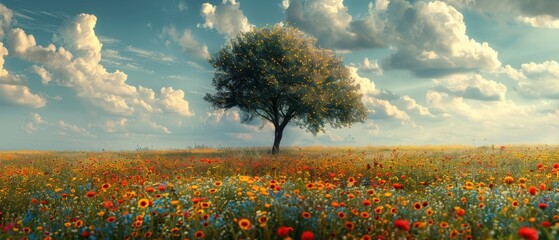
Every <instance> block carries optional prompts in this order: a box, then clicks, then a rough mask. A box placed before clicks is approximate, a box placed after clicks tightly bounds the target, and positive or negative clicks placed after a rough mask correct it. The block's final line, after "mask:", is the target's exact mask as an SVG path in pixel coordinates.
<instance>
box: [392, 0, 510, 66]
mask: <svg viewBox="0 0 559 240" xmlns="http://www.w3.org/2000/svg"><path fill="white" fill-rule="evenodd" d="M388 11H389V13H390V14H389V18H390V19H391V20H390V21H391V23H393V24H394V26H393V27H394V28H395V29H396V30H397V31H395V32H394V33H393V34H395V35H394V36H393V38H394V42H395V43H396V52H395V53H394V54H392V55H391V56H390V57H389V58H388V59H386V60H385V62H384V65H386V67H390V68H397V69H408V70H410V71H412V72H413V73H414V74H415V75H417V76H420V77H437V76H444V75H448V74H452V73H460V72H472V71H478V70H488V71H495V70H498V69H499V67H500V66H501V62H500V61H499V59H498V54H497V52H496V51H495V50H493V49H492V48H491V47H489V45H488V44H487V43H485V42H483V43H478V42H477V41H475V40H474V39H471V38H470V37H469V36H468V35H466V24H465V23H464V17H463V15H462V14H461V13H460V12H458V11H457V10H456V9H455V8H453V7H452V6H449V5H447V4H446V3H444V2H440V1H435V2H429V3H426V2H423V1H418V2H415V4H413V5H412V4H410V3H408V2H406V1H401V0H400V1H393V2H392V3H391V4H390V6H389V7H388Z"/></svg>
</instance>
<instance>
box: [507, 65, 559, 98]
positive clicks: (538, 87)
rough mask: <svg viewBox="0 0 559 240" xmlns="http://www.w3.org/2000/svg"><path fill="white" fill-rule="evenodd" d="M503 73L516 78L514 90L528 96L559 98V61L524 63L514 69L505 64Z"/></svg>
mask: <svg viewBox="0 0 559 240" xmlns="http://www.w3.org/2000/svg"><path fill="white" fill-rule="evenodd" d="M504 69H505V70H504V71H505V73H507V74H508V75H509V77H511V78H512V79H514V80H516V87H515V90H516V91H517V92H519V93H520V94H522V95H523V96H526V97H530V98H550V99H559V63H558V62H556V61H545V62H543V63H534V62H530V63H526V64H522V65H520V68H518V69H515V68H513V67H511V66H510V65H507V66H505V68H504Z"/></svg>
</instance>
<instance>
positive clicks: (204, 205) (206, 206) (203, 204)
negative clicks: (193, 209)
mask: <svg viewBox="0 0 559 240" xmlns="http://www.w3.org/2000/svg"><path fill="white" fill-rule="evenodd" d="M210 205H211V203H210V202H201V203H200V207H201V208H209V207H210Z"/></svg>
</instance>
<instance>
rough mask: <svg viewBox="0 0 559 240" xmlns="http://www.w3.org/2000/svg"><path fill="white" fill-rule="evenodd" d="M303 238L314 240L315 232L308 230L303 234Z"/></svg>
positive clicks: (303, 239) (302, 239)
mask: <svg viewBox="0 0 559 240" xmlns="http://www.w3.org/2000/svg"><path fill="white" fill-rule="evenodd" d="M301 240H314V233H312V232H311V231H306V232H304V233H303V234H301Z"/></svg>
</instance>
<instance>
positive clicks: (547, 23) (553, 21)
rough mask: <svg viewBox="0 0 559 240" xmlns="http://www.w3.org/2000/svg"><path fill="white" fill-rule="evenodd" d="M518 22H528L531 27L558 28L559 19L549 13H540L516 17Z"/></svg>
mask: <svg viewBox="0 0 559 240" xmlns="http://www.w3.org/2000/svg"><path fill="white" fill-rule="evenodd" d="M517 20H518V21H519V22H522V23H525V24H528V25H530V26H532V27H538V28H559V19H558V18H554V17H552V16H551V15H540V16H535V17H523V16H519V17H518V18H517Z"/></svg>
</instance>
